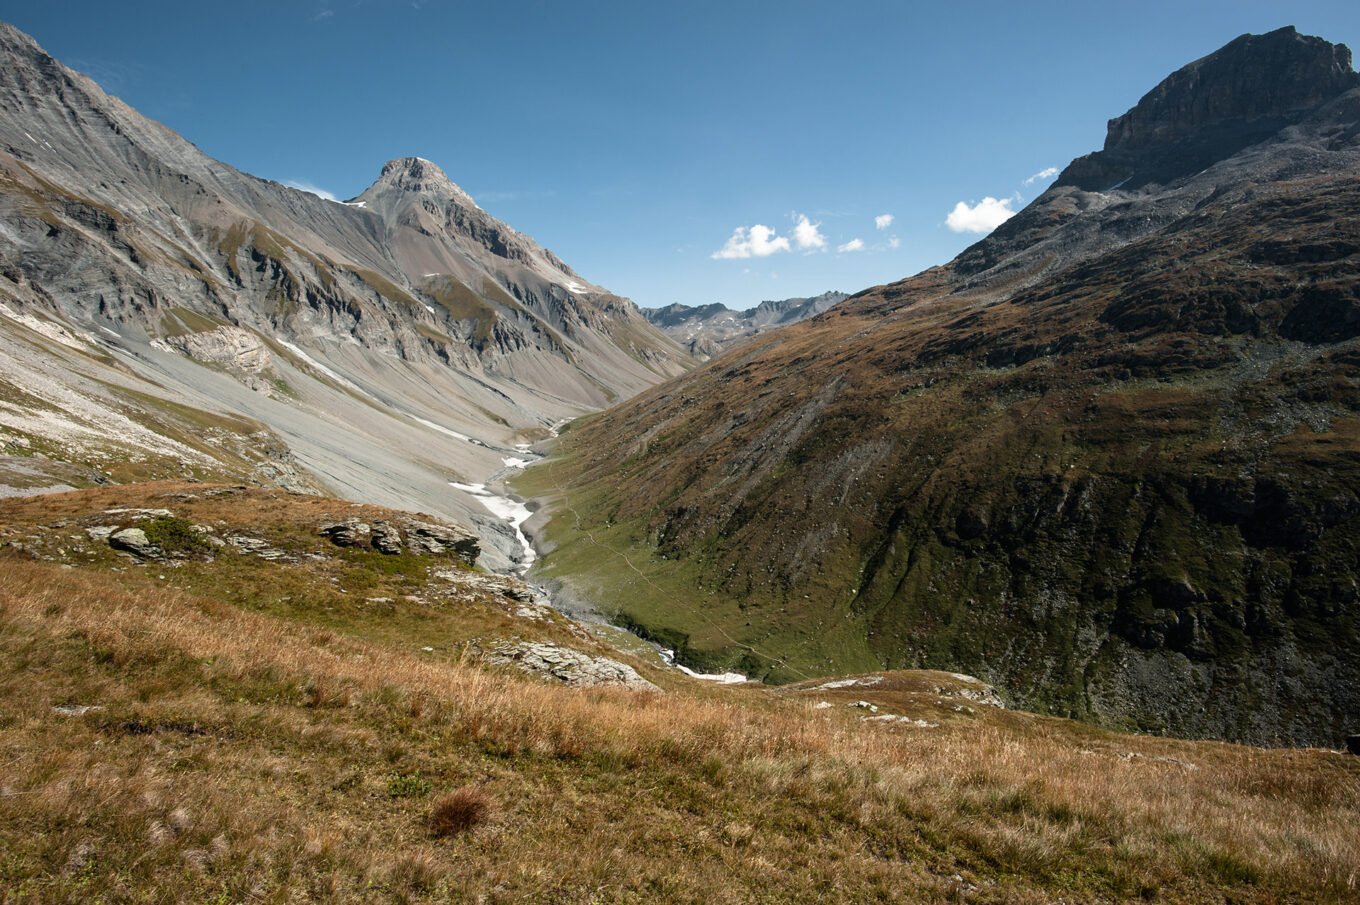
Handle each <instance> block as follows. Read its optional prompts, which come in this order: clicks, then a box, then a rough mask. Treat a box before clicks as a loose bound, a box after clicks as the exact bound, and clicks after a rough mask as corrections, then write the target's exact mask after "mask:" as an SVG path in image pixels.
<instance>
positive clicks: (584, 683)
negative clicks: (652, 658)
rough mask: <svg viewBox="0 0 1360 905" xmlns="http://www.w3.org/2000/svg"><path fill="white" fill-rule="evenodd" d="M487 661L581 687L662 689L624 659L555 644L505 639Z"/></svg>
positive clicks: (636, 689) (634, 689)
mask: <svg viewBox="0 0 1360 905" xmlns="http://www.w3.org/2000/svg"><path fill="white" fill-rule="evenodd" d="M486 661H487V663H489V664H491V665H492V666H515V667H517V668H519V669H522V670H524V671H525V672H527V673H532V674H533V675H536V676H540V677H543V678H546V679H551V680H554V681H557V682H561V683H563V684H564V685H574V686H578V687H582V688H592V687H595V686H598V685H619V686H622V687H624V688H629V689H632V690H633V691H660V690H661V689H660V688H658V687H656V686H655V685H653V684H652V683H651V682H649V681H647V680H646V679H644V678H642V676H640V675H638V673H637V670H635V669H633V667H631V666H629V665H627V664H626V663H620V662H619V661H617V660H611V659H609V658H608V657H592V656H590V655H589V654H584V653H582V652H581V651H578V650H574V649H572V648H570V647H562V646H561V645H558V644H547V643H543V642H533V641H521V642H506V643H503V644H498V645H496V646H495V647H493V648H492V649H491V651H490V653H489V654H488V655H487V657H486Z"/></svg>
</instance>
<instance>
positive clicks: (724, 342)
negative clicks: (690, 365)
mask: <svg viewBox="0 0 1360 905" xmlns="http://www.w3.org/2000/svg"><path fill="white" fill-rule="evenodd" d="M847 298H849V296H847V295H846V294H845V293H844V292H836V291H834V290H833V291H831V292H823V293H822V294H821V295H814V296H810V297H807V298H793V299H780V300H778V301H775V300H766V301H763V302H761V303H760V304H759V305H757V306H755V307H754V308H748V309H747V310H745V311H734V310H733V309H731V308H728V307H727V306H726V305H722V304H718V303H716V302H715V303H713V304H711V305H680V304H674V305H667V306H666V307H664V308H644V309H642V313H643V315H644V316H645V317H646V318H647V320H648V321H649V322H650V323H651V324H652V326H654V327H657V328H658V329H660V330H661V331H662V332H663V333H665V334H667V335H668V336H670V337H671V338H672V339H674V340H675V341H676V342H678V343H680V344H681V345H682V346H684V347H685V348H686V349H687V350H689V353H690V354H691V355H693V356H694V357H695V358H697V359H699V360H701V361H708V360H709V359H710V358H712V357H714V356H715V355H719V354H721V353H722V352H725V351H727V350H728V349H731V348H733V347H734V346H737V345H740V344H741V343H743V342H745V341H746V340H748V339H750V338H751V337H753V336H756V335H757V334H760V333H764V332H766V331H767V330H773V329H775V328H777V327H786V326H788V325H789V324H796V323H799V322H800V321H805V320H807V319H808V318H810V317H816V316H817V315H819V314H821V313H822V312H823V311H826V310H828V309H830V308H831V307H832V306H834V305H838V304H840V303H841V302H843V301H845V300H846V299H847Z"/></svg>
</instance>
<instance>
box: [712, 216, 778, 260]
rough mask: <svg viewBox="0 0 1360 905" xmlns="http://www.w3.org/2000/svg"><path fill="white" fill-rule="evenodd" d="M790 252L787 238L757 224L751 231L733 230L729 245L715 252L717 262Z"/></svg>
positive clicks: (740, 228)
mask: <svg viewBox="0 0 1360 905" xmlns="http://www.w3.org/2000/svg"><path fill="white" fill-rule="evenodd" d="M788 250H789V240H788V237H787V236H779V235H775V231H774V230H773V229H770V227H768V226H765V225H764V224H761V223H757V224H756V225H755V226H752V227H751V228H750V229H747V228H746V227H744V226H738V227H737V228H736V229H734V230H732V235H731V237H730V238H728V240H727V244H726V245H724V246H723V247H722V248H720V249H718V250H717V251H715V252H713V254H712V255H711V257H712V258H713V259H714V260H715V261H732V260H739V259H742V258H766V257H769V256H770V255H772V254H774V253H776V252H780V251H788Z"/></svg>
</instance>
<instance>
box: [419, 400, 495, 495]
mask: <svg viewBox="0 0 1360 905" xmlns="http://www.w3.org/2000/svg"><path fill="white" fill-rule="evenodd" d="M407 417H409V418H410V419H411V420H413V421H419V422H420V423H421V424H423V425H425V426H426V427H428V428H430V429H431V430H437V431H439V432H440V433H441V434H447V435H448V436H450V437H453V438H454V439H456V440H466V441H467V442H469V443H473V442H476V441H474V440H473V439H472V438H471V437H469V436H468V435H467V434H462V433H459V432H458V431H456V430H454V429H453V428H451V427H445V426H444V425H442V424H435V423H434V422H433V421H427V420H425V419H424V418H422V417H420V416H419V415H408V416H407ZM482 489H483V490H485V489H486V488H485V487H483V488H482Z"/></svg>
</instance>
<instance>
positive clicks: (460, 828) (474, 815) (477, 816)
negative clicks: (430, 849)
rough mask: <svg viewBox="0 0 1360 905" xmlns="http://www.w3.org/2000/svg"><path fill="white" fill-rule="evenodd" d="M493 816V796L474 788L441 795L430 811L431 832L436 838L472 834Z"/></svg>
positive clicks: (467, 787) (463, 788)
mask: <svg viewBox="0 0 1360 905" xmlns="http://www.w3.org/2000/svg"><path fill="white" fill-rule="evenodd" d="M490 814H491V796H489V795H487V794H486V793H485V792H483V791H482V790H481V789H478V788H475V787H474V786H463V787H462V788H459V789H454V790H453V791H452V792H449V793H448V794H446V795H441V796H440V798H439V800H438V801H436V802H435V803H434V807H433V808H432V809H431V810H430V831H431V832H432V833H434V834H435V835H436V836H440V837H446V836H458V835H461V834H463V833H467V832H471V831H472V830H474V829H476V828H477V827H478V826H480V825H481V824H482V823H483V822H485V821H486V818H487V817H488V816H490Z"/></svg>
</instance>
